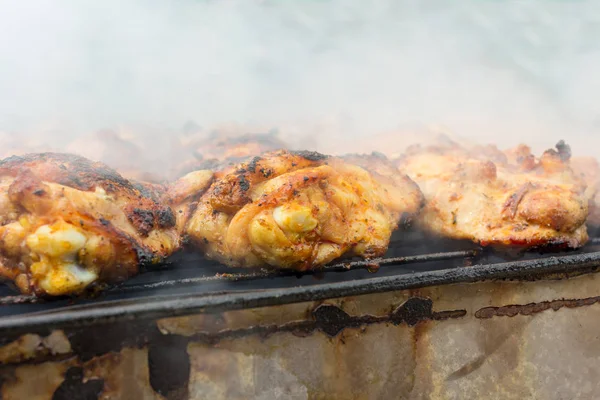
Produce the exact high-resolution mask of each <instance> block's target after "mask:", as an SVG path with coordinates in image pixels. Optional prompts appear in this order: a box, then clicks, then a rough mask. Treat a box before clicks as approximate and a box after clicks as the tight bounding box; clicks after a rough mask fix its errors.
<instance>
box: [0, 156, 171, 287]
mask: <svg viewBox="0 0 600 400" xmlns="http://www.w3.org/2000/svg"><path fill="white" fill-rule="evenodd" d="M0 186H1V188H0V224H1V226H0V239H1V240H0V275H2V276H3V277H4V278H7V279H9V280H12V281H14V283H15V284H16V286H17V287H18V288H19V289H20V290H21V291H22V292H24V293H32V292H33V293H36V294H40V295H43V294H48V295H66V294H72V293H77V292H80V291H82V290H83V289H85V288H86V287H88V286H89V285H91V284H92V283H95V282H98V283H102V282H118V281H122V280H124V279H126V278H128V277H130V276H132V275H134V274H136V273H137V272H138V268H139V266H140V265H143V264H147V263H153V262H156V261H158V260H160V259H161V258H163V257H165V256H167V255H169V254H170V253H171V252H173V251H174V250H175V249H176V248H177V247H178V246H179V236H178V233H177V230H176V229H175V222H176V221H175V216H174V213H173V211H172V210H171V208H170V207H169V206H168V205H166V204H167V201H166V194H165V191H164V189H163V188H162V187H161V186H159V185H150V184H145V185H143V184H136V183H133V182H131V181H128V180H127V179H125V178H123V177H121V175H119V174H118V173H116V172H115V171H113V170H112V169H110V168H108V167H106V166H105V165H104V164H101V163H97V162H91V161H89V160H87V159H85V158H82V157H79V156H74V155H69V154H60V153H40V154H28V155H25V156H22V157H17V156H15V157H10V158H7V159H4V160H2V161H0Z"/></svg>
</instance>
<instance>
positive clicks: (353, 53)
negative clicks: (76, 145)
mask: <svg viewBox="0 0 600 400" xmlns="http://www.w3.org/2000/svg"><path fill="white" fill-rule="evenodd" d="M598 22H600V3H598V2H595V1H593V0H589V1H573V2H559V1H530V2H508V1H477V2H476V1H452V2H450V1H420V0H373V1H363V0H320V1H318V0H312V1H309V0H306V1H276V0H271V1H250V0H239V1H201V0H174V1H157V0H128V1H117V0H107V1H85V0H83V1H82V0H60V1H56V0H35V1H34V0H23V1H12V0H0V26H1V27H2V35H0V54H1V55H2V57H1V62H0V131H3V132H7V133H9V134H10V135H23V136H27V135H34V136H36V135H37V136H41V137H46V138H48V137H51V138H52V139H51V140H52V141H54V143H53V144H54V145H57V146H66V144H67V143H69V142H70V141H71V140H73V139H74V138H75V137H77V136H79V135H82V134H85V133H89V132H90V131H95V130H98V129H103V128H118V127H119V126H137V127H150V128H149V129H148V131H149V132H153V134H152V135H153V136H152V137H153V138H156V137H157V136H161V135H163V136H164V135H175V134H178V133H179V132H180V129H181V127H182V126H183V125H184V123H185V122H186V121H190V120H192V121H195V122H196V123H198V124H199V125H201V126H205V127H208V126H215V125H218V124H221V123H231V122H233V123H238V124H249V125H252V124H254V125H261V126H270V127H279V128H281V130H282V132H287V135H288V140H290V141H292V142H293V141H294V140H296V142H299V143H302V140H300V139H298V137H300V136H301V135H313V137H316V138H317V139H316V140H317V143H316V144H315V146H316V147H319V148H321V149H332V148H334V146H336V145H337V144H339V143H344V144H345V145H346V147H351V146H352V144H353V143H358V142H361V143H364V139H365V138H366V137H371V136H370V135H374V134H376V133H379V132H382V131H390V130H393V129H395V128H396V127H398V126H401V125H403V124H406V123H425V124H438V125H443V126H445V127H447V128H448V129H450V130H452V131H454V132H456V133H458V134H459V135H462V136H465V137H468V138H474V139H478V140H479V141H483V142H495V143H497V144H500V145H502V146H508V145H513V144H516V143H519V142H522V141H524V142H526V143H528V144H531V145H533V146H534V147H535V148H536V149H538V148H539V149H541V148H545V147H549V146H551V145H553V144H554V143H555V142H556V141H558V139H561V138H563V139H566V140H567V141H568V142H570V143H571V144H572V146H573V150H574V152H575V153H580V154H595V155H598V151H597V150H596V148H595V146H596V145H597V144H600V141H599V140H598V138H597V137H598V132H599V130H600V118H599V117H600V102H598V101H597V99H596V98H597V94H598V93H599V92H600V74H598V72H597V71H600V41H598V40H597V38H598V36H599V34H600V29H599V28H598ZM139 129H140V131H144V128H139ZM592 139H593V140H592ZM148 141H151V142H152V143H156V144H157V146H158V145H159V144H161V143H163V142H161V141H160V140H154V139H152V140H151V139H150V138H149V139H148ZM161 145H162V144H161ZM374 147H377V146H375V145H374ZM358 150H365V149H364V148H361V149H358Z"/></svg>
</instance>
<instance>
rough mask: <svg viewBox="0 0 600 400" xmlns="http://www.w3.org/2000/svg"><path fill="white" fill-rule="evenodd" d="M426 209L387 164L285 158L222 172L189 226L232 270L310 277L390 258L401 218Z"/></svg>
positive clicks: (271, 156) (366, 159)
mask: <svg viewBox="0 0 600 400" xmlns="http://www.w3.org/2000/svg"><path fill="white" fill-rule="evenodd" d="M205 182H206V181H205ZM200 186H201V185H200ZM204 187H205V186H202V188H203V189H204ZM422 201H423V197H422V194H421V191H420V190H419V188H418V187H417V185H416V184H415V183H414V182H413V181H411V180H410V179H409V178H408V177H407V176H406V175H404V174H402V173H401V172H399V171H398V169H397V168H396V167H394V166H393V165H392V164H391V163H390V161H389V160H387V159H386V158H385V157H384V156H377V155H372V156H351V157H348V159H347V160H344V159H343V158H337V157H328V156H325V155H322V154H319V153H314V152H291V151H284V150H282V151H276V152H270V153H265V154H263V155H262V156H260V157H254V158H253V159H252V160H250V161H248V162H244V163H241V164H238V165H235V166H232V167H229V168H226V169H225V170H222V171H219V172H217V173H216V174H215V180H214V182H212V184H211V185H210V187H209V188H208V190H207V191H206V192H205V193H204V194H203V195H202V196H201V197H200V198H199V200H198V201H197V204H195V205H194V207H195V209H193V207H192V210H191V211H192V212H191V213H190V214H189V219H188V220H187V221H186V223H185V224H182V225H181V226H185V229H184V230H185V233H186V234H187V235H188V236H189V238H190V239H191V240H192V242H193V243H194V244H195V245H197V246H199V247H200V248H201V249H202V250H204V252H205V254H206V256H208V257H209V258H213V259H216V260H218V261H220V262H222V263H224V264H226V265H229V266H234V267H263V266H271V267H275V268H290V269H297V270H306V269H311V268H315V267H318V266H321V265H324V264H327V263H329V262H331V261H332V260H334V259H336V258H339V257H341V256H343V255H355V256H360V257H364V258H371V257H378V256H382V255H383V254H384V253H385V251H386V250H387V246H388V244H389V240H390V236H391V233H392V231H393V230H394V229H396V228H397V226H398V223H399V220H400V219H401V216H402V215H410V214H415V213H417V212H418V211H419V210H420V208H421V205H422ZM183 215H185V212H183V213H178V216H183ZM180 218H181V217H180Z"/></svg>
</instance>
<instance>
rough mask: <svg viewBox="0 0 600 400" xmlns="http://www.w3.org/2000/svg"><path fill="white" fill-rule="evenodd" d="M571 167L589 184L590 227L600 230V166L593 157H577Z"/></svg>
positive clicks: (588, 221) (587, 194)
mask: <svg viewBox="0 0 600 400" xmlns="http://www.w3.org/2000/svg"><path fill="white" fill-rule="evenodd" d="M571 166H572V167H573V170H574V171H575V173H576V174H578V175H579V176H580V177H581V178H583V180H584V181H585V183H586V184H587V189H586V192H585V193H586V197H587V198H588V200H589V215H588V218H587V223H588V227H593V228H594V230H596V231H597V230H598V228H600V165H599V164H598V161H597V160H596V159H595V158H593V157H576V158H573V159H572V160H571Z"/></svg>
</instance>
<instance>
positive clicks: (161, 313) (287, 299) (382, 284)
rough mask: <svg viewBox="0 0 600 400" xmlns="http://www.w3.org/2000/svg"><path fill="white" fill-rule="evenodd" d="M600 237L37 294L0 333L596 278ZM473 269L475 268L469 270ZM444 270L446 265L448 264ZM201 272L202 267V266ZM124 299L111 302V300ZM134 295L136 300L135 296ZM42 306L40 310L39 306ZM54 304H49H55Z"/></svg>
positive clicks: (25, 299) (17, 303) (12, 301)
mask: <svg viewBox="0 0 600 400" xmlns="http://www.w3.org/2000/svg"><path fill="white" fill-rule="evenodd" d="M599 245H600V239H592V240H591V241H590V243H589V244H588V245H587V246H586V247H585V248H584V249H582V250H580V251H578V252H575V253H566V254H559V255H557V254H551V255H549V256H539V257H538V256H536V257H535V258H533V259H522V260H517V261H508V262H506V261H505V262H491V263H490V262H485V261H484V259H483V258H481V256H482V254H483V253H485V251H483V250H482V249H468V250H455V251H444V252H436V253H430V254H419V255H412V256H401V257H385V258H380V259H374V260H368V261H364V260H361V261H349V262H342V263H338V264H333V265H329V266H326V267H324V268H323V269H321V270H318V271H307V272H305V273H303V274H299V273H298V272H291V271H264V270H260V271H248V272H245V271H244V272H235V273H217V274H213V275H208V276H195V277H186V278H181V279H160V280H158V281H156V282H152V283H148V284H139V283H132V284H127V283H126V284H124V285H121V286H118V287H115V288H112V289H109V290H108V291H107V294H108V296H107V297H108V298H106V297H105V298H100V299H92V300H88V301H85V302H79V304H77V303H75V304H72V303H71V302H70V300H63V303H61V304H60V305H59V306H58V307H54V308H50V309H47V308H46V306H45V305H44V304H43V302H42V301H41V300H40V299H37V298H35V297H33V296H22V295H17V296H4V297H0V310H1V309H4V310H8V311H5V312H4V314H5V316H4V317H2V318H0V332H2V333H17V332H21V331H23V332H26V331H35V330H39V329H48V328H58V327H80V326H90V325H95V324H103V323H111V322H115V321H127V320H136V319H156V318H167V317H175V316H182V315H188V314H192V313H196V312H222V311H228V310H238V309H246V308H257V307H265V306H273V305H283V304H290V303H298V302H306V301H318V300H324V299H328V298H339V297H345V296H356V295H363V294H370V293H379V292H387V291H396V290H406V289H416V288H420V287H426V286H432V285H444V284H454V283H467V282H477V281H485V280H500V279H508V280H510V279H519V280H533V279H540V278H544V277H548V276H551V275H552V274H566V275H569V274H580V273H588V272H594V271H596V270H597V269H598V268H599V267H600V251H599V250H600V249H599V248H598V246H599ZM452 260H454V261H462V262H463V266H460V267H450V268H442V269H433V270H432V269H428V265H430V264H431V263H433V262H450V261H452ZM471 264H472V265H471ZM407 265H410V266H411V269H410V270H406V269H405V270H404V271H402V272H400V273H396V270H397V269H398V268H401V267H404V266H407ZM444 265H445V264H444ZM379 267H381V268H382V270H383V269H385V270H386V272H387V273H391V275H386V276H378V275H370V276H368V277H364V278H360V279H350V280H347V279H342V280H341V281H336V282H329V283H319V282H317V281H312V282H309V284H305V285H294V284H293V281H292V284H291V285H287V287H277V288H271V289H268V288H266V289H265V288H261V286H262V285H261V284H260V282H261V281H264V280H271V281H273V282H278V281H279V280H281V279H282V278H285V277H288V278H291V279H294V277H302V276H307V275H314V274H334V273H342V274H341V275H342V276H344V275H346V273H347V272H348V271H354V270H370V269H373V268H379ZM198 270H201V268H198ZM255 281H258V283H257V284H258V286H256V285H257V284H254V287H252V288H250V289H245V288H244V287H238V286H237V285H239V284H240V282H242V283H243V282H255ZM214 283H217V284H221V283H227V284H228V285H233V286H228V287H227V288H225V290H223V289H220V290H216V289H215V290H208V291H205V292H198V289H199V288H202V287H204V286H206V285H208V284H214ZM170 287H172V288H178V289H184V290H185V293H183V294H179V295H172V294H171V295H169V294H166V295H162V294H160V295H155V293H156V292H157V291H158V292H159V293H160V291H162V290H163V289H164V288H170ZM112 294H118V295H121V298H119V299H110V295H112ZM132 294H136V295H137V297H133V298H132V297H131V295H132ZM36 303H38V305H39V308H38V310H37V311H33V312H31V311H25V312H17V313H13V315H11V313H10V309H11V308H13V307H21V306H23V305H27V304H36ZM40 303H42V304H40ZM52 303H53V302H52V301H50V302H49V303H48V304H52Z"/></svg>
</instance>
